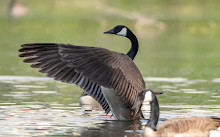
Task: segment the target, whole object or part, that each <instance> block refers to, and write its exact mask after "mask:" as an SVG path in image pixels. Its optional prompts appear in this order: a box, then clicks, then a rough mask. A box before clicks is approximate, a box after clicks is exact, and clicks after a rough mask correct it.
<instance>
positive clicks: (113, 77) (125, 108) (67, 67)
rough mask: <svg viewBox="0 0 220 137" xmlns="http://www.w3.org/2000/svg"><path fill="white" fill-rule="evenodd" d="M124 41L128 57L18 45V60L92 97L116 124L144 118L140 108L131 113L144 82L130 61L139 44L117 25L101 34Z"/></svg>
mask: <svg viewBox="0 0 220 137" xmlns="http://www.w3.org/2000/svg"><path fill="white" fill-rule="evenodd" d="M104 33H105V34H115V35H119V36H124V37H127V38H128V39H129V40H130V41H131V49H130V50H129V52H128V53H127V55H125V54H123V53H117V52H114V51H110V50H107V49H103V48H98V47H85V46H75V45H70V44H57V43H29V44H23V45H21V47H22V48H21V49H20V50H19V52H22V53H21V54H20V55H19V56H20V57H28V58H26V59H25V60H24V62H26V63H33V64H32V65H31V67H34V68H39V72H42V73H47V76H48V77H52V78H54V79H55V80H58V81H61V82H65V83H70V84H73V83H74V84H76V85H78V86H80V87H81V88H82V89H83V90H85V91H87V93H88V94H89V95H90V96H92V97H93V98H94V99H95V100H97V102H99V104H100V105H101V106H102V108H103V109H104V110H105V112H106V113H109V112H110V111H112V114H113V116H114V117H115V118H116V119H118V120H130V119H140V118H143V114H142V111H141V110H140V107H136V108H135V109H131V107H132V106H133V104H134V102H135V99H136V97H137V95H138V93H139V92H141V91H142V90H143V89H144V88H145V82H144V79H143V77H142V75H141V73H140V71H139V70H138V68H137V66H136V65H135V64H134V62H133V61H132V59H134V57H135V56H136V54H137V51H138V40H137V38H136V36H135V35H134V34H133V33H132V32H131V30H130V29H128V28H127V27H126V26H123V25H118V26H116V27H114V28H113V29H111V30H109V31H106V32H104Z"/></svg>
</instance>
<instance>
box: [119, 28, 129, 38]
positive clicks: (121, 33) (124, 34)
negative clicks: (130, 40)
mask: <svg viewBox="0 0 220 137" xmlns="http://www.w3.org/2000/svg"><path fill="white" fill-rule="evenodd" d="M117 35H120V36H126V35H127V28H123V29H122V30H121V31H119V32H118V33H117Z"/></svg>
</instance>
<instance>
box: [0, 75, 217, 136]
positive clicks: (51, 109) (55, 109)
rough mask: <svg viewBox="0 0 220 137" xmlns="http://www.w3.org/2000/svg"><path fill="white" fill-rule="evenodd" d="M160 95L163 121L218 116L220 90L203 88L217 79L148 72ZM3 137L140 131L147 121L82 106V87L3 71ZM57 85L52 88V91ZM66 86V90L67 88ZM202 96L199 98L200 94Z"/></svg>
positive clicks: (0, 129) (0, 105) (0, 131)
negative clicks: (151, 75) (158, 74)
mask: <svg viewBox="0 0 220 137" xmlns="http://www.w3.org/2000/svg"><path fill="white" fill-rule="evenodd" d="M144 79H145V81H146V84H147V85H149V86H150V87H154V88H155V89H157V91H163V92H164V94H162V95H158V98H159V102H160V107H161V115H160V121H159V123H161V122H162V121H164V120H166V119H170V118H174V117H177V116H219V114H220V105H219V102H220V96H217V95H218V94H219V93H218V92H219V91H216V90H209V91H205V90H202V91H201V90H200V88H199V87H201V86H203V85H204V84H206V83H209V85H215V84H216V83H219V82H220V81H218V79H217V78H216V79H213V80H212V81H207V80H205V79H199V80H188V79H186V78H166V77H145V78H144ZM0 83H1V88H0V91H1V92H0V98H1V101H0V136H65V135H66V136H83V137H88V136H91V137H92V136H94V137H95V136H125V135H126V136H128V137H133V136H138V137H139V136H141V133H142V130H143V127H144V125H145V124H146V122H147V120H141V121H140V122H139V121H138V122H137V121H136V122H131V121H116V120H114V118H113V117H111V115H110V114H109V115H105V113H104V112H103V111H96V110H94V111H92V112H85V111H84V110H82V109H81V108H80V107H79V103H78V99H79V96H80V95H81V94H82V91H81V90H80V89H79V88H77V87H76V86H75V85H69V84H63V83H60V82H54V81H53V80H52V79H50V78H46V77H28V76H0ZM52 89H53V90H52ZM67 90H68V91H67ZM198 96H199V97H198Z"/></svg>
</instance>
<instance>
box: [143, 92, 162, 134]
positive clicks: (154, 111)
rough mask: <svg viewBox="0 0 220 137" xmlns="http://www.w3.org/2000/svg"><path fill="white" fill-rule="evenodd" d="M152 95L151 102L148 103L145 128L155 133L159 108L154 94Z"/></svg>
mask: <svg viewBox="0 0 220 137" xmlns="http://www.w3.org/2000/svg"><path fill="white" fill-rule="evenodd" d="M152 94H153V100H152V101H151V102H150V119H149V121H148V122H147V125H146V126H147V127H150V128H152V129H153V130H155V131H156V126H157V122H158V119H159V115H160V108H159V103H158V100H157V97H156V95H155V94H154V93H152Z"/></svg>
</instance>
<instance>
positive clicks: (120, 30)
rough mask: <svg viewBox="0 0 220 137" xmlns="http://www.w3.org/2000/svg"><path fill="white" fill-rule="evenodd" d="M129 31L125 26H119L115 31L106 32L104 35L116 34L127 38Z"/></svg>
mask: <svg viewBox="0 0 220 137" xmlns="http://www.w3.org/2000/svg"><path fill="white" fill-rule="evenodd" d="M128 31H129V29H128V28H127V27H126V26H124V25H117V26H115V27H114V28H113V29H111V30H109V31H106V32H104V34H115V35H119V36H124V37H127V35H128Z"/></svg>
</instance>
